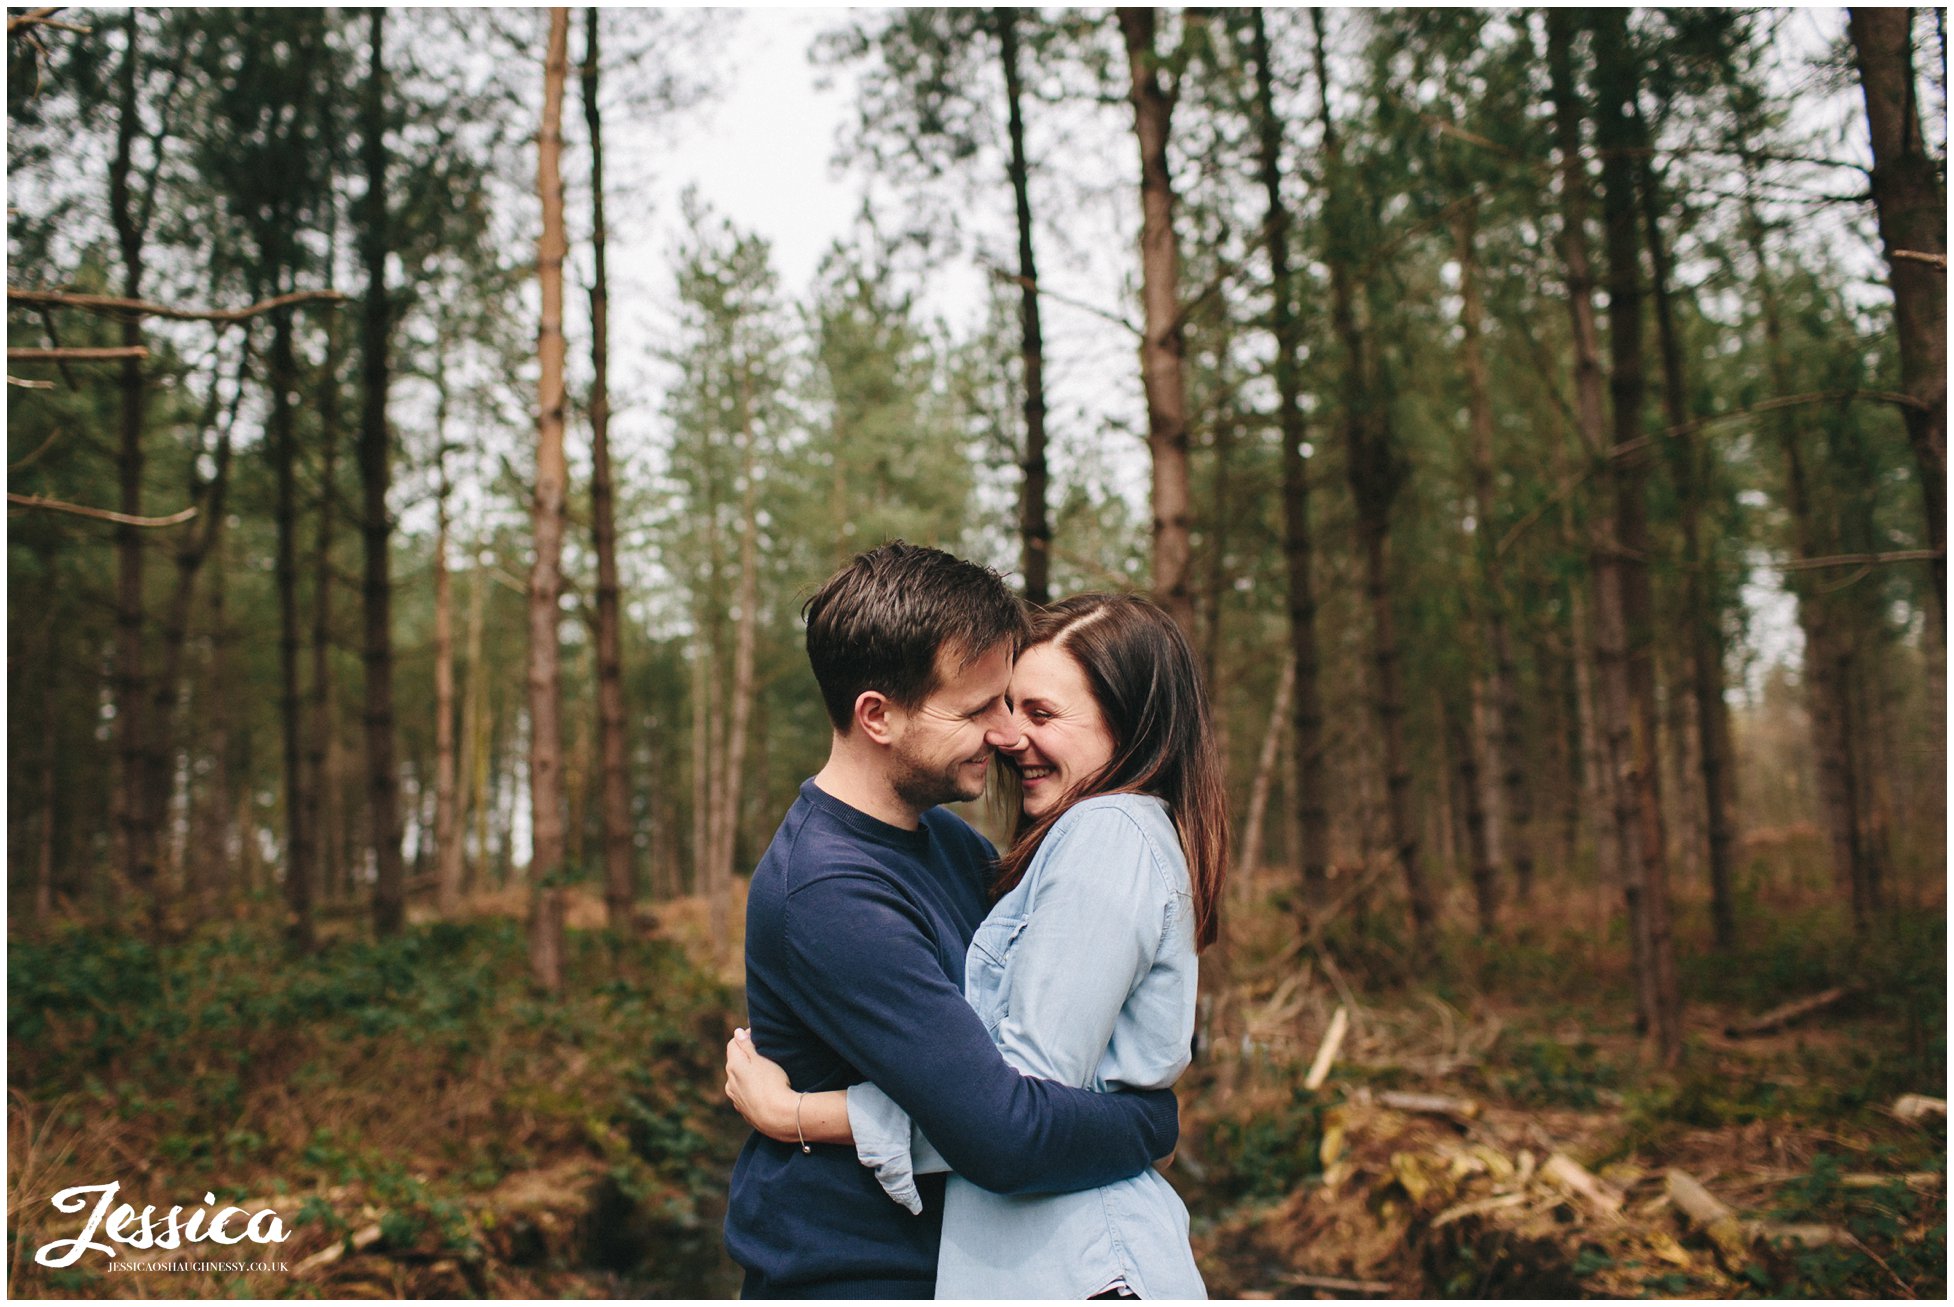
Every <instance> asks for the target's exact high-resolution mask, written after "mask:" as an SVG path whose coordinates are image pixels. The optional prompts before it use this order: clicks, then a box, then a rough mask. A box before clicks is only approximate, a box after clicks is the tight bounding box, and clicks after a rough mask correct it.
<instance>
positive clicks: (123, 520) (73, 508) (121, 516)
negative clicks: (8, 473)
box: [7, 490, 197, 526]
mask: <svg viewBox="0 0 1954 1307" xmlns="http://www.w3.org/2000/svg"><path fill="white" fill-rule="evenodd" d="M7 502H8V503H10V504H15V505H18V506H19V507H21V508H41V509H46V510H47V511H48V512H51V513H73V514H74V515H75V516H76V517H92V518H96V519H98V520H100V521H103V522H114V523H116V524H117V525H118V526H176V525H178V524H179V523H182V522H188V521H189V520H190V519H191V518H193V517H195V516H196V515H197V510H196V509H195V508H186V509H184V510H183V511H182V512H180V513H171V514H170V515H169V516H168V517H136V516H134V515H132V514H129V513H115V512H111V511H110V510H108V509H106V508H89V507H88V506H87V505H85V504H70V503H68V502H67V501H66V500H63V499H49V498H48V497H47V496H46V495H17V494H15V493H14V492H13V491H11V490H9V491H8V492H7Z"/></svg>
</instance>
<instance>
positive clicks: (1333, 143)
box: [1310, 9, 1438, 934]
mask: <svg viewBox="0 0 1954 1307" xmlns="http://www.w3.org/2000/svg"><path fill="white" fill-rule="evenodd" d="M1322 14H1323V11H1322V10H1320V9H1312V10H1310V21H1311V23H1312V24H1313V25H1314V27H1315V36H1316V43H1315V55H1316V80H1317V96H1318V106H1319V109H1320V111H1321V114H1322V119H1323V175H1324V178H1325V187H1324V189H1325V200H1324V203H1325V205H1326V207H1327V210H1328V214H1329V216H1328V218H1327V220H1326V222H1325V228H1326V233H1327V234H1326V238H1325V239H1326V250H1325V262H1327V263H1328V264H1329V268H1330V318H1331V323H1332V325H1333V327H1334V328H1335V331H1336V334H1337V339H1338V340H1339V342H1341V344H1342V345H1343V349H1344V378H1343V410H1344V411H1343V436H1344V450H1345V463H1346V469H1345V470H1346V472H1347V475H1348V477H1349V481H1350V493H1351V498H1352V500H1353V501H1354V503H1355V506H1356V510H1357V511H1356V518H1357V544H1358V551H1359V553H1360V554H1361V555H1362V556H1363V562H1364V602H1365V606H1366V607H1367V608H1368V609H1369V610H1370V626H1371V630H1370V637H1371V638H1370V662H1371V687H1370V688H1371V696H1372V701H1373V705H1374V709H1375V711H1376V714H1377V722H1378V736H1379V743H1380V745H1381V746H1382V750H1381V756H1380V763H1381V766H1382V769H1383V772H1384V806H1385V813H1386V816H1387V819H1388V820H1389V823H1390V828H1391V844H1392V847H1393V851H1394V853H1395V855H1396V857H1397V860H1398V866H1399V869H1400V870H1401V871H1402V872H1403V875H1404V887H1405V897H1406V899H1407V901H1408V904H1409V907H1410V909H1411V924H1412V928H1413V929H1414V930H1416V931H1417V932H1418V933H1420V934H1423V933H1424V932H1425V931H1426V930H1428V929H1429V928H1430V927H1431V925H1432V923H1433V922H1434V921H1435V920H1436V918H1437V915H1438V909H1437V905H1436V903H1435V902H1434V900H1433V897H1432V892H1431V888H1430V886H1429V885H1428V884H1427V883H1426V880H1425V874H1424V870H1423V867H1422V865H1421V864H1420V861H1419V850H1418V842H1419V835H1418V828H1417V826H1416V824H1415V823H1414V821H1413V819H1412V815H1411V766H1410V763H1409V761H1408V760H1407V757H1406V753H1405V741H1404V691H1403V687H1402V685H1401V678H1400V675H1399V671H1398V661H1399V650H1398V640H1397V623H1396V618H1395V615H1394V614H1393V612H1392V609H1391V585H1390V578H1391V504H1392V501H1393V500H1394V499H1395V498H1396V497H1397V492H1398V489H1399V487H1400V485H1401V484H1402V480H1403V467H1402V466H1401V464H1400V463H1399V461H1398V458H1397V455H1396V453H1395V451H1394V450H1393V449H1392V448H1391V433H1390V420H1389V416H1388V414H1387V413H1386V412H1385V404H1386V401H1385V400H1384V399H1383V397H1382V396H1381V395H1380V394H1379V393H1378V388H1377V387H1376V386H1375V385H1374V384H1373V382H1374V379H1373V377H1372V375H1371V372H1372V367H1371V362H1370V347H1369V345H1370V343H1369V341H1368V340H1367V338H1366V332H1365V329H1364V326H1363V324H1361V323H1360V322H1359V321H1358V320H1357V308H1356V286H1355V281H1356V276H1355V273H1354V270H1353V266H1352V265H1353V263H1354V259H1353V258H1352V254H1351V251H1352V248H1353V243H1354V242H1355V241H1357V240H1358V239H1359V237H1358V234H1357V233H1356V232H1355V231H1354V230H1353V227H1354V225H1355V223H1356V221H1357V205H1356V203H1355V197H1354V196H1353V195H1352V194H1351V193H1350V185H1351V183H1350V178H1349V176H1348V174H1347V173H1346V172H1345V171H1344V168H1343V152H1342V145H1341V143H1340V140H1339V136H1338V132H1337V127H1336V120H1335V118H1334V116H1333V115H1332V114H1331V112H1330V87H1329V60H1328V58H1327V56H1326V55H1325V53H1324V38H1323V16H1322Z"/></svg>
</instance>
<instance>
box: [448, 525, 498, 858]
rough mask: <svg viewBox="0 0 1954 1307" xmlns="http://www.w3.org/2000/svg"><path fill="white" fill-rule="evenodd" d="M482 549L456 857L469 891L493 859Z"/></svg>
mask: <svg viewBox="0 0 1954 1307" xmlns="http://www.w3.org/2000/svg"><path fill="white" fill-rule="evenodd" d="M476 552H478V551H471V555H470V557H471V559H472V560H473V561H472V563H471V566H470V573H469V574H470V587H469V595H468V652H467V655H466V656H467V660H468V692H467V697H466V700H465V703H464V706H463V709H462V713H463V716H462V726H461V756H462V758H463V760H464V761H465V763H466V765H467V767H468V803H467V807H466V810H465V811H464V812H461V813H459V814H457V821H456V826H457V830H456V836H455V849H456V853H455V859H456V862H457V864H458V866H457V874H456V877H455V881H456V891H457V893H458V894H466V893H468V892H469V891H470V890H471V889H473V888H474V887H475V886H476V885H477V884H478V883H480V881H481V879H482V876H481V869H482V868H484V867H486V866H487V865H488V857H489V830H488V819H489V734H490V725H489V716H488V674H487V672H486V671H485V670H484V669H483V667H482V629H483V626H484V624H485V623H484V617H485V614H484V611H483V608H484V601H485V600H486V598H487V595H488V580H487V577H486V575H485V572H486V569H485V568H483V567H482V566H481V560H480V559H479V558H478V557H475V553H476ZM471 816H472V817H473V818H474V821H475V856H474V858H473V859H472V860H470V859H468V858H467V857H465V856H464V855H463V853H462V851H461V848H462V838H461V833H460V829H459V828H460V827H461V826H463V825H465V824H466V822H467V818H469V817H471Z"/></svg>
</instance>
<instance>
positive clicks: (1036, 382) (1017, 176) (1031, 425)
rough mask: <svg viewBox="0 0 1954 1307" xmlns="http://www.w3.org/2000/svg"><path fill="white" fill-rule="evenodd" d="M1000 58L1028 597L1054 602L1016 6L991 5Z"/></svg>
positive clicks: (1041, 354)
mask: <svg viewBox="0 0 1954 1307" xmlns="http://www.w3.org/2000/svg"><path fill="white" fill-rule="evenodd" d="M992 13H993V15H994V19H995V22H996V24H997V40H998V54H999V59H1000V61H1001V62H1002V63H1003V65H1004V99H1005V122H1006V126H1007V128H1008V130H1009V133H1010V137H1011V163H1010V171H1011V198H1012V201H1013V203H1014V205H1015V207H1016V209H1017V216H1018V290H1019V310H1018V312H1019V321H1020V323H1021V324H1022V327H1023V342H1022V344H1021V346H1020V354H1021V356H1022V357H1023V359H1024V458H1023V460H1022V461H1021V463H1020V464H1019V467H1020V469H1021V470H1022V472H1023V475H1024V480H1023V481H1022V482H1021V483H1020V487H1019V493H1018V534H1019V536H1020V538H1021V540H1022V550H1023V552H1022V555H1021V562H1020V566H1021V567H1022V568H1023V569H1024V597H1025V599H1026V600H1028V601H1029V602H1031V603H1034V604H1046V603H1050V602H1051V598H1052V588H1051V574H1052V522H1051V515H1050V510H1049V508H1048V507H1047V504H1046V500H1047V497H1048V495H1049V493H1050V481H1051V474H1050V470H1049V469H1048V467H1047V466H1046V461H1045V336H1044V330H1043V328H1042V326H1041V325H1040V323H1039V318H1038V262H1037V260H1036V259H1035V258H1033V257H1032V249H1031V164H1030V162H1029V160H1028V159H1027V158H1026V156H1025V145H1024V109H1023V101H1024V84H1023V81H1022V80H1021V79H1020V77H1019V75H1018V55H1019V50H1018V19H1017V13H1016V11H1015V10H1012V9H1002V8H1000V9H996V10H993V11H992Z"/></svg>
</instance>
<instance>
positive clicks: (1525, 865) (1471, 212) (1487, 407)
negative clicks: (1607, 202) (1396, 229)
mask: <svg viewBox="0 0 1954 1307" xmlns="http://www.w3.org/2000/svg"><path fill="white" fill-rule="evenodd" d="M1478 216H1479V206H1478V203H1477V201H1474V202H1472V203H1470V204H1467V205H1465V206H1464V207H1462V208H1461V209H1460V211H1459V214H1458V216H1457V218H1456V219H1455V220H1454V223H1453V228H1452V232H1453V252H1454V254H1455V256H1456V257H1457V259H1458V262H1459V301H1460V307H1459V326H1460V328H1461V331H1462V339H1461V341H1460V354H1461V358H1462V361H1463V363H1464V365H1465V374H1466V407H1467V412H1468V421H1469V423H1470V425H1471V432H1472V440H1471V443H1472V501H1473V516H1474V520H1475V522H1476V524H1477V525H1476V526H1475V529H1474V536H1473V539H1474V543H1475V545H1476V546H1477V549H1478V555H1479V571H1480V577H1481V579H1482V580H1483V582H1484V584H1485V588H1486V607H1485V638H1486V652H1487V654H1488V658H1487V662H1488V664H1489V670H1490V671H1491V673H1492V695H1491V697H1490V702H1489V704H1488V707H1489V708H1490V710H1491V717H1492V720H1491V721H1490V722H1488V723H1487V725H1486V729H1485V732H1484V735H1485V739H1486V743H1487V745H1488V748H1487V762H1488V764H1489V765H1490V767H1491V769H1492V771H1493V774H1494V777H1495V779H1496V780H1497V781H1498V793H1499V794H1500V795H1501V796H1502V799H1503V811H1502V812H1501V817H1502V818H1503V820H1502V821H1501V822H1500V824H1499V829H1500V831H1501V833H1502V835H1503V836H1504V852H1505V855H1506V859H1507V861H1509V862H1510V863H1511V865H1512V868H1513V894H1514V897H1515V898H1517V899H1518V900H1519V901H1520V902H1522V903H1525V902H1527V901H1529V900H1530V899H1531V898H1532V897H1533V829H1532V828H1533V793H1532V790H1531V789H1530V788H1529V787H1528V785H1527V781H1526V775H1525V772H1524V771H1523V769H1522V768H1521V765H1520V760H1521V756H1522V755H1521V740H1520V687H1519V676H1518V674H1517V673H1516V672H1515V670H1514V666H1513V638H1512V633H1511V631H1510V630H1509V628H1508V625H1507V615H1506V614H1507V603H1508V597H1507V593H1506V567H1505V564H1504V562H1503V561H1502V560H1501V558H1500V554H1499V548H1498V535H1497V534H1496V532H1495V529H1494V525H1493V513H1494V508H1495V500H1496V496H1495V492H1494V485H1493V466H1494V464H1493V404H1492V395H1491V388H1490V387H1489V386H1488V384H1487V380H1486V355H1485V349H1484V345H1483V338H1484V335H1485V303H1484V300H1483V299H1482V298H1481V296H1480V292H1479V259H1478V255H1477V252H1476V249H1475V244H1476V237H1477V233H1478Z"/></svg>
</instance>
